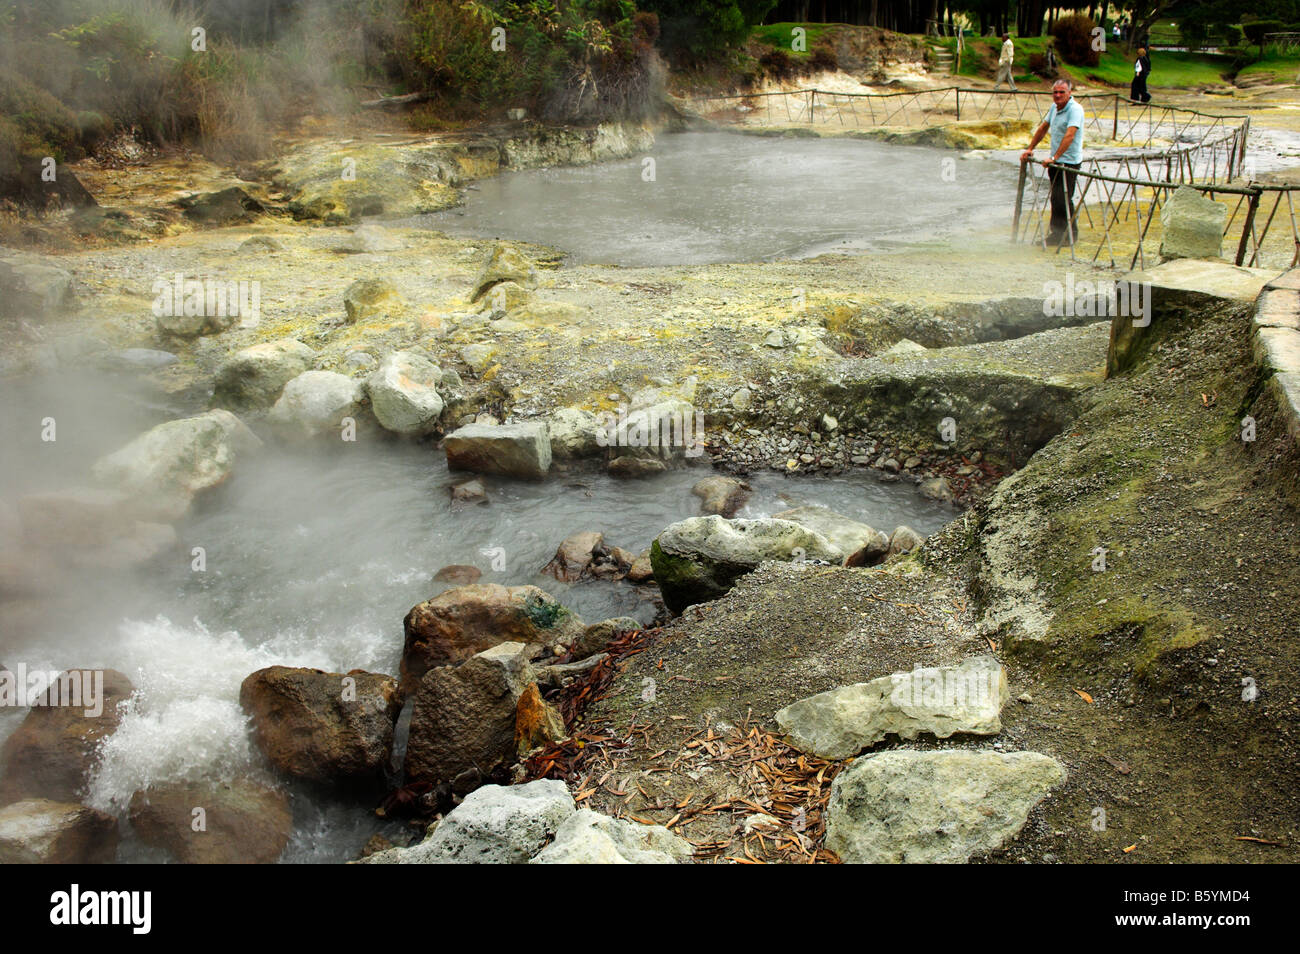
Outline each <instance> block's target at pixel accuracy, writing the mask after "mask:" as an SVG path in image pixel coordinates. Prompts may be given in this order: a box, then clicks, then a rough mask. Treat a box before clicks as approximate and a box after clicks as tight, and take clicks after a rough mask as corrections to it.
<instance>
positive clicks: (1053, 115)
mask: <svg viewBox="0 0 1300 954" xmlns="http://www.w3.org/2000/svg"><path fill="white" fill-rule="evenodd" d="M1044 122H1046V123H1047V124H1048V126H1049V127H1050V128H1051V135H1052V155H1056V150H1057V149H1059V148H1060V146H1061V140H1062V139H1064V138H1065V131H1066V130H1067V129H1069V128H1070V127H1071V126H1078V127H1079V131H1078V132H1076V133H1075V134H1074V141H1073V142H1071V143H1070V148H1069V149H1067V150H1065V155H1063V156H1061V160H1060V161H1061V162H1069V163H1076V162H1083V107H1082V106H1080V105H1079V101H1078V100H1076V99H1075V98H1074V97H1073V96H1071V97H1070V100H1069V102H1067V103H1066V104H1065V109H1063V110H1060V111H1058V110H1057V108H1056V104H1055V103H1053V104H1052V108H1051V109H1050V110H1048V111H1047V118H1046V119H1045V120H1044Z"/></svg>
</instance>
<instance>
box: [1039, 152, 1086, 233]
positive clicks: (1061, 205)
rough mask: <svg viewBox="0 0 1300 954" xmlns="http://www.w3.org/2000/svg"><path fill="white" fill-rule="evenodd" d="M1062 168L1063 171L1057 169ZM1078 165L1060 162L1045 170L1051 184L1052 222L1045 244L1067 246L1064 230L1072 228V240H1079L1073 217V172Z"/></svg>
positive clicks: (1077, 227)
mask: <svg viewBox="0 0 1300 954" xmlns="http://www.w3.org/2000/svg"><path fill="white" fill-rule="evenodd" d="M1057 166H1064V167H1065V168H1064V169H1060V168H1057ZM1078 168H1079V163H1077V162H1074V163H1070V162H1061V163H1057V164H1056V165H1053V166H1050V167H1049V168H1048V170H1047V178H1048V181H1049V182H1051V184H1052V221H1051V226H1050V228H1049V229H1048V233H1047V244H1048V245H1056V244H1058V243H1061V244H1068V243H1069V242H1070V239H1069V238H1068V237H1067V236H1066V230H1067V229H1069V227H1070V226H1071V225H1073V226H1074V238H1075V239H1076V240H1077V239H1078V238H1079V222H1078V220H1077V219H1075V217H1074V211H1075V210H1074V180H1075V179H1077V178H1078V174H1077V173H1076V172H1073V171H1067V170H1074V169H1078Z"/></svg>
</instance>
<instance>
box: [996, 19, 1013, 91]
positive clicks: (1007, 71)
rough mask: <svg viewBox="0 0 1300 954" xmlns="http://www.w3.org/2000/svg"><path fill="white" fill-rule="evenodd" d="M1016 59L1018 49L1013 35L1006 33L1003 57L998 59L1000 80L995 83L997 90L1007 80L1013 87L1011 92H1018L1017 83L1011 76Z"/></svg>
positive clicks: (1003, 35) (1004, 35) (1003, 37)
mask: <svg viewBox="0 0 1300 954" xmlns="http://www.w3.org/2000/svg"><path fill="white" fill-rule="evenodd" d="M1015 58H1016V48H1015V46H1014V45H1013V44H1012V42H1011V34H1010V33H1004V34H1002V55H1001V56H1000V57H998V78H997V80H996V81H995V82H994V83H993V88H994V89H995V90H996V89H997V88H998V87H999V86H1001V85H1002V81H1003V80H1006V81H1007V84H1008V85H1009V86H1010V87H1011V92H1013V93H1014V92H1015V91H1016V81H1015V80H1014V79H1013V78H1012V76H1011V64H1012V63H1013V62H1014V61H1015Z"/></svg>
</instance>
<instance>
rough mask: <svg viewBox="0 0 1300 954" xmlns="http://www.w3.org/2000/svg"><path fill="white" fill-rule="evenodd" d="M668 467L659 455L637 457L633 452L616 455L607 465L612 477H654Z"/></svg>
mask: <svg viewBox="0 0 1300 954" xmlns="http://www.w3.org/2000/svg"><path fill="white" fill-rule="evenodd" d="M667 469H668V465H667V464H665V463H664V462H663V461H661V460H660V459H659V458H657V457H637V456H635V455H632V454H624V455H623V456H622V457H615V458H614V459H613V460H611V461H610V462H609V464H608V465H607V466H606V470H608V471H609V475H610V476H611V477H653V476H654V475H655V474H662V473H663V472H664V471H666V470H667Z"/></svg>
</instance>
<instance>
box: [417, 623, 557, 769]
mask: <svg viewBox="0 0 1300 954" xmlns="http://www.w3.org/2000/svg"><path fill="white" fill-rule="evenodd" d="M532 682H533V672H532V668H531V667H530V666H529V664H528V647H527V646H525V645H524V644H522V643H516V642H507V643H501V644H500V645H498V646H494V647H492V648H491V649H488V650H485V651H484V652H481V653H479V654H478V655H476V656H472V657H471V658H469V659H467V660H466V661H465V662H463V663H461V664H460V665H459V666H440V667H438V668H436V669H430V670H429V671H428V672H426V673H425V674H424V677H423V678H422V679H421V680H420V683H419V686H418V688H417V689H416V690H415V702H414V706H413V708H412V710H411V734H410V738H409V740H408V741H407V745H406V777H407V780H408V782H420V781H427V782H434V783H438V782H450V781H453V780H455V779H456V778H457V777H458V776H462V775H464V774H465V773H467V772H471V771H472V773H473V774H474V777H475V778H476V779H479V780H481V779H482V778H484V777H486V776H488V775H490V774H491V772H492V771H493V770H494V769H495V768H497V767H498V766H500V765H502V764H505V763H506V762H507V761H508V760H513V757H514V752H515V723H516V716H517V710H518V706H519V698H520V696H522V695H523V693H524V690H525V689H527V688H528V686H529V685H530V684H531V683H532ZM461 787H462V788H464V786H461Z"/></svg>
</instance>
